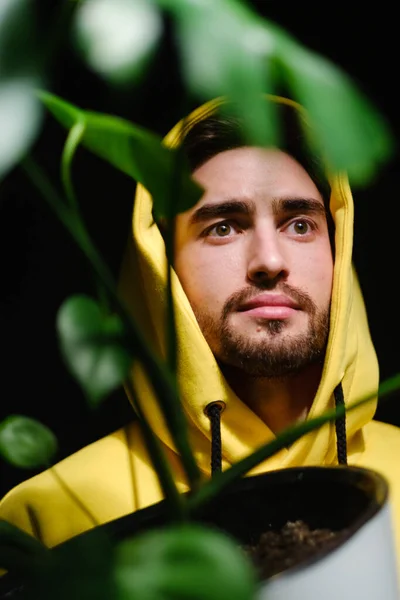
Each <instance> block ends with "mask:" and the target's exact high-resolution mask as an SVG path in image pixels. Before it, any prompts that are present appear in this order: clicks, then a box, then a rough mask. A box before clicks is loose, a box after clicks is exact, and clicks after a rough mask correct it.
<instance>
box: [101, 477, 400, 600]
mask: <svg viewBox="0 0 400 600" xmlns="http://www.w3.org/2000/svg"><path fill="white" fill-rule="evenodd" d="M390 510H391V509H390V490H389V486H388V483H387V481H386V479H385V478H384V477H382V475H380V474H379V473H376V472H374V471H372V470H369V469H364V468H357V467H344V466H343V467H342V466H340V467H298V468H291V469H282V470H279V471H273V472H269V473H266V474H263V475H257V476H252V477H245V478H243V479H241V480H240V481H239V482H235V483H234V484H233V485H232V486H231V487H230V488H228V489H226V490H225V491H224V492H223V493H222V494H221V495H220V496H219V497H218V498H217V499H216V500H214V501H212V502H210V503H209V504H208V505H207V506H206V507H204V508H203V509H202V510H201V511H199V512H197V513H196V514H194V515H193V517H194V518H195V520H197V521H199V522H201V523H204V524H209V525H213V526H215V527H217V528H218V529H221V530H222V531H224V532H226V533H228V534H230V535H231V536H233V537H234V538H236V539H237V540H238V542H239V544H240V545H243V546H248V545H253V544H255V543H256V542H257V540H258V539H259V537H260V535H261V534H262V533H264V532H265V531H279V530H280V529H281V528H282V527H283V526H284V525H285V524H286V523H287V522H288V521H291V522H296V521H299V520H300V521H304V522H305V523H307V524H308V526H309V527H310V528H311V529H321V528H323V529H330V530H332V531H334V532H343V533H342V534H341V535H339V536H337V537H336V538H335V539H334V540H332V541H330V542H329V544H328V545H327V547H326V548H325V549H324V550H320V551H319V552H318V554H317V555H314V556H313V557H310V558H307V559H305V560H303V562H301V563H300V564H297V565H296V566H292V567H290V568H288V569H286V570H284V571H282V572H280V573H279V574H276V575H274V576H272V577H269V578H268V579H266V580H264V581H261V582H260V587H259V595H258V598H259V599H264V598H265V599H268V600H292V599H293V600H294V599H296V600H303V599H304V600H322V599H323V600H331V599H332V600H333V599H335V600H337V599H340V600H343V599H345V598H351V599H352V600H383V599H384V600H399V599H400V593H399V588H398V574H397V561H396V557H395V547H394V533H393V529H392V520H391V519H392V517H391V512H390ZM166 515H167V507H166V504H165V502H160V503H158V504H156V505H153V506H150V507H148V508H146V509H143V510H141V511H139V512H136V513H132V514H130V515H127V516H126V517H122V518H121V519H117V520H116V521H113V522H111V523H108V524H106V525H104V526H103V527H104V529H105V530H106V531H107V533H108V535H109V536H110V537H111V538H112V539H114V540H122V539H124V538H126V537H128V536H132V535H134V534H136V533H139V532H143V531H145V530H148V529H150V528H154V527H161V526H163V525H165V521H166Z"/></svg>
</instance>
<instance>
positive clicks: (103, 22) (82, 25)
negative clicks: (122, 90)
mask: <svg viewBox="0 0 400 600" xmlns="http://www.w3.org/2000/svg"><path fill="white" fill-rule="evenodd" d="M161 33H162V19H161V16H160V14H159V11H158V10H157V9H156V7H155V5H154V4H153V3H152V2H151V1H148V0H147V1H146V0H134V1H132V0H112V2H110V0H85V2H83V3H81V5H80V7H79V8H78V10H77V12H76V13H75V22H74V29H73V34H74V41H75V44H76V46H77V48H78V49H79V51H80V54H81V55H82V56H83V57H84V59H85V61H86V63H87V64H88V65H89V67H90V68H91V69H92V70H94V71H95V72H96V73H98V74H99V75H100V76H101V77H103V78H104V79H105V80H106V81H108V82H110V83H111V84H127V83H133V82H135V81H136V80H137V79H138V77H139V76H141V75H142V74H143V73H144V70H145V67H146V66H147V65H148V62H149V59H150V58H151V57H152V56H153V54H154V51H155V49H156V47H157V43H158V41H159V39H160V36H161Z"/></svg>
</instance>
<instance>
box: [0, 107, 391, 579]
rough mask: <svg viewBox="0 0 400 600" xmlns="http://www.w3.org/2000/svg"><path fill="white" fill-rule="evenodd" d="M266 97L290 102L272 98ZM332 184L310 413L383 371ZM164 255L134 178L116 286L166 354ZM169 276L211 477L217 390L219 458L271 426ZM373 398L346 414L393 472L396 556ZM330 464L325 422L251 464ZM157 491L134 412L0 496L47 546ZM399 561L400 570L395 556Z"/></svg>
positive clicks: (146, 393) (192, 406)
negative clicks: (319, 356)
mask: <svg viewBox="0 0 400 600" xmlns="http://www.w3.org/2000/svg"><path fill="white" fill-rule="evenodd" d="M269 99H270V100H272V101H283V102H288V103H291V102H290V101H286V100H284V99H278V98H276V97H269ZM218 104H219V101H215V102H211V103H207V104H206V105H204V106H203V107H201V108H200V109H197V110H196V111H194V112H193V113H192V114H191V115H190V117H189V119H188V120H189V122H191V123H194V122H195V121H197V120H199V119H202V118H204V117H206V116H208V115H209V114H210V113H212V112H214V111H215V109H216V108H217V106H218ZM180 132H181V124H178V125H177V126H176V127H175V128H174V129H173V130H172V131H171V132H170V133H169V135H168V136H167V138H166V143H167V144H168V145H171V146H176V145H177V143H178V140H179V136H180ZM331 188H332V194H331V200H330V209H331V213H332V216H333V219H334V222H335V246H336V253H335V268H334V283H333V293H332V303H331V321H330V334H329V341H328V348H327V352H326V358H325V363H324V369H323V373H322V378H321V382H320V385H319V389H318V391H317V394H316V396H315V399H314V402H313V405H312V408H311V411H310V414H309V417H310V418H311V417H314V416H316V415H319V414H321V413H323V412H324V411H325V410H327V409H329V408H332V407H333V406H334V399H333V391H334V389H335V388H336V386H337V385H338V384H339V383H341V384H342V389H343V394H344V398H345V402H346V404H349V403H352V402H353V401H355V400H357V399H359V398H361V397H363V396H364V395H366V394H369V393H373V392H374V391H376V390H377V387H378V380H379V369H378V362H377V357H376V353H375V350H374V347H373V344H372V340H371V337H370V332H369V327H368V322H367V316H366V311H365V306H364V302H363V299H362V295H361V291H360V287H359V284H358V281H357V276H356V273H355V271H354V268H353V266H352V245H353V199H352V195H351V191H350V188H349V184H348V181H347V178H346V176H344V175H337V176H334V177H333V178H332V180H331ZM165 263H166V261H165V248H164V242H163V239H162V236H161V234H160V231H159V229H158V227H157V225H156V224H155V223H154V220H153V217H152V199H151V197H150V195H149V194H148V192H147V191H146V190H145V189H144V188H143V187H142V186H141V185H138V187H137V192H136V198H135V203H134V211H133V221H132V235H131V237H130V239H129V241H128V245H127V251H126V254H125V257H124V261H123V265H122V270H121V279H120V289H121V294H122V296H123V297H124V299H125V301H126V302H127V303H128V305H129V307H130V309H131V311H132V315H133V316H134V318H135V319H136V320H137V322H138V323H139V324H140V326H141V327H142V328H143V331H144V333H145V335H146V337H147V339H148V340H149V341H150V342H151V344H152V346H153V348H154V349H155V350H156V351H157V352H158V353H159V355H160V356H164V354H165V348H164V340H163V336H162V334H161V332H162V331H163V328H164V319H165V282H166V264H165ZM173 285H174V300H175V303H176V323H177V333H178V346H179V353H178V380H179V386H180V394H181V398H182V402H183V406H184V410H185V413H186V416H187V419H188V423H189V429H190V438H191V442H192V444H193V448H194V451H195V457H196V460H197V462H198V465H199V467H200V469H201V471H202V472H203V473H204V475H205V476H206V477H207V476H209V474H210V449H211V442H210V439H211V434H210V422H209V419H208V417H207V416H206V415H205V412H204V409H205V407H206V406H207V405H208V404H209V403H210V402H213V401H216V400H222V401H223V402H224V403H225V405H226V408H225V410H224V412H223V414H222V417H221V437H222V453H223V463H222V465H223V469H225V468H227V467H228V466H229V465H230V464H232V463H234V462H235V461H237V460H239V459H240V458H242V457H244V456H246V455H248V454H249V453H251V452H252V451H254V450H255V449H256V448H257V447H258V446H260V445H262V444H265V443H266V442H267V441H268V440H269V439H272V438H273V436H274V434H273V433H272V432H271V430H270V429H269V428H268V427H267V425H266V424H265V423H264V422H263V421H261V420H260V419H259V418H258V417H257V415H256V414H255V413H253V412H252V410H251V409H250V408H249V407H248V406H247V405H246V404H244V403H243V402H242V401H241V400H240V399H239V398H238V397H237V396H236V395H235V394H234V393H233V391H232V390H231V389H230V388H229V386H228V385H227V382H226V381H225V379H224V377H223V375H222V373H221V371H220V370H219V368H218V365H217V363H216V361H215V359H214V357H213V354H212V353H211V351H210V348H209V346H208V344H207V343H206V341H205V339H204V337H203V335H202V333H201V331H200V329H199V326H198V324H197V321H196V319H195V317H194V314H193V312H192V309H191V306H190V304H189V301H188V299H187V297H186V295H185V293H184V292H183V289H182V287H181V286H180V283H179V281H178V279H177V278H176V277H175V278H174V281H173ZM133 381H134V385H135V389H136V392H137V394H138V397H139V399H140V400H141V405H142V406H143V409H144V412H145V414H146V416H147V418H148V420H149V422H150V424H151V427H152V428H153V430H154V431H155V432H156V433H157V435H158V436H159V438H160V440H161V441H162V442H163V447H164V450H165V452H166V455H167V457H168V458H169V461H170V463H171V466H172V468H173V470H174V473H175V478H176V481H177V484H178V486H179V489H180V490H181V491H185V490H186V489H187V486H186V483H185V477H184V474H183V471H182V469H181V466H180V462H179V457H178V455H177V453H176V452H175V449H174V446H173V444H172V441H171V439H170V436H169V435H168V432H167V431H166V429H165V426H164V423H163V418H162V416H161V414H160V410H159V408H158V405H157V401H156V399H155V397H154V393H153V391H152V388H151V385H150V383H149V381H148V380H147V378H146V375H145V374H144V372H143V370H142V368H141V366H140V365H139V364H137V365H135V367H134V369H133ZM375 409H376V400H375V401H373V402H371V403H368V404H364V405H363V406H362V407H360V408H358V409H356V410H354V411H351V412H350V413H349V414H348V415H347V420H346V427H347V453H348V462H349V464H352V465H359V466H365V467H370V468H373V469H376V470H378V471H380V472H381V473H382V474H383V475H385V476H386V477H387V479H388V480H389V483H390V492H391V501H392V506H393V518H394V528H395V533H396V543H397V546H398V556H399V557H400V461H399V460H398V457H399V456H400V430H399V429H397V428H396V427H394V426H392V425H388V424H384V423H379V422H377V421H374V420H373V416H374V412H375ZM332 464H337V449H336V434H335V426H334V424H329V425H326V426H324V427H323V428H321V429H319V430H318V431H315V432H313V433H310V434H308V435H307V436H306V437H304V438H302V439H300V440H298V441H297V442H296V443H294V444H293V445H292V446H291V447H290V448H289V449H284V450H282V451H280V452H279V453H278V454H276V455H275V456H273V457H272V458H270V459H268V460H266V461H265V462H264V463H262V464H260V465H259V466H258V467H257V468H255V469H254V470H253V471H252V473H260V472H265V471H269V470H272V469H277V468H286V467H293V466H299V465H332ZM160 499H161V490H160V486H159V483H158V479H157V477H156V475H155V473H154V470H153V468H152V466H151V462H150V460H149V458H148V455H147V452H146V448H145V445H144V442H143V438H142V436H141V433H140V431H139V428H138V424H137V422H133V423H132V424H130V425H127V426H126V427H124V428H122V429H120V430H118V431H116V432H114V433H111V434H110V435H108V436H106V437H105V438H102V439H100V440H98V441H96V442H94V443H92V444H90V445H88V446H86V447H85V448H83V449H81V450H80V451H78V452H76V453H75V454H73V455H71V456H69V457H67V458H66V459H64V460H62V461H61V462H59V463H58V464H57V465H55V466H54V467H52V468H51V469H48V470H46V471H44V472H42V473H40V474H39V475H36V476H35V477H32V478H30V479H28V480H27V481H25V482H23V483H21V484H19V485H18V486H17V487H15V488H14V489H12V490H11V491H9V492H8V493H7V494H6V496H5V497H4V498H3V500H2V502H1V503H0V518H1V519H5V520H7V521H10V522H11V523H13V524H15V525H17V526H18V527H20V528H22V529H23V530H25V531H27V532H29V533H30V534H32V535H34V536H36V537H37V538H39V539H40V540H42V541H43V542H44V544H46V545H47V546H49V547H52V546H54V545H56V544H59V543H61V542H63V541H64V540H66V539H68V538H71V537H72V536H75V535H77V534H79V533H81V532H83V531H86V530H88V529H90V528H92V527H94V526H95V525H96V524H98V523H105V522H108V521H111V520H113V519H116V518H118V517H121V516H123V515H125V514H127V513H129V512H132V511H135V510H138V509H140V508H143V507H145V506H147V505H149V504H152V503H154V502H156V501H158V500H160ZM398 564H399V572H400V558H399V560H398Z"/></svg>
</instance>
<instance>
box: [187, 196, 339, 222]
mask: <svg viewBox="0 0 400 600" xmlns="http://www.w3.org/2000/svg"><path fill="white" fill-rule="evenodd" d="M272 211H273V213H274V215H277V214H279V212H289V213H298V212H306V213H319V214H321V215H324V216H326V215H327V210H326V207H325V204H324V203H323V202H320V201H319V200H317V199H316V198H275V199H274V200H273V201H272ZM255 212H256V205H255V202H253V201H252V200H247V201H243V200H227V201H225V202H219V203H218V204H213V203H209V204H204V205H203V206H200V207H199V208H197V209H196V210H195V211H194V212H193V214H192V215H191V217H190V219H189V225H195V224H197V223H202V222H204V221H208V220H211V219H216V218H220V217H227V216H229V215H232V214H241V215H251V214H254V213H255Z"/></svg>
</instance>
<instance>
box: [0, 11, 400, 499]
mask: <svg viewBox="0 0 400 600" xmlns="http://www.w3.org/2000/svg"><path fill="white" fill-rule="evenodd" d="M251 4H252V5H253V6H254V8H255V9H256V10H257V11H258V12H259V13H260V14H262V15H263V16H265V17H267V18H270V19H272V20H275V21H276V22H277V23H279V24H280V25H281V26H283V27H284V28H286V30H287V31H288V32H289V33H291V34H292V35H294V36H295V37H296V38H297V39H298V40H299V41H301V42H302V43H303V44H305V45H306V46H308V47H309V48H311V49H313V50H315V51H317V52H319V53H321V54H322V55H324V56H326V57H327V58H329V59H331V60H332V61H334V62H335V63H336V64H337V65H339V66H341V67H342V68H343V69H344V70H345V71H346V72H347V73H348V74H349V75H350V76H351V77H352V78H353V80H354V81H355V82H356V83H357V85H358V86H359V87H360V88H361V89H362V90H363V91H364V92H365V93H366V94H367V95H368V96H369V97H370V98H371V100H372V101H373V102H374V103H375V106H376V107H377V108H378V109H379V110H380V111H381V112H382V113H383V114H384V115H385V116H386V119H387V120H388V122H389V124H390V126H391V128H392V131H393V132H394V135H395V138H396V140H397V138H398V134H399V132H400V127H399V117H398V114H397V105H398V99H397V88H398V73H399V69H398V62H399V49H398V40H399V33H398V29H397V27H398V26H397V19H396V17H395V14H394V9H390V8H389V6H390V5H389V4H388V3H386V5H385V3H380V4H379V5H376V4H372V3H371V5H370V8H366V5H365V4H364V5H362V8H361V4H360V8H357V7H354V6H353V5H352V4H351V3H350V2H347V3H344V2H341V3H339V4H337V3H336V4H327V3H317V2H315V3H310V2H309V3H307V2H306V3H304V2H303V3H288V2H279V3H278V2H270V1H264V2H255V1H254V2H252V3H251ZM57 11H58V4H57V2H51V3H47V4H46V2H43V3H42V2H41V3H40V6H39V4H38V5H37V17H38V28H39V32H40V35H42V36H44V37H46V36H47V35H48V31H49V27H50V26H51V24H52V23H53V22H54V18H55V16H56V14H57ZM48 87H49V89H51V90H52V91H53V92H54V93H56V94H59V95H61V96H63V97H64V98H65V99H67V100H69V101H71V102H73V103H76V104H77V105H79V106H81V107H82V108H87V109H91V110H96V111H103V112H110V113H114V114H119V115H120V116H122V117H125V118H128V119H130V120H132V121H133V122H136V123H138V124H140V125H143V126H145V127H149V128H151V129H153V130H154V131H156V132H157V133H159V134H161V135H164V134H165V133H166V132H167V131H168V129H169V128H170V127H171V126H172V125H173V124H174V123H175V122H176V120H177V119H179V118H180V117H181V116H182V115H181V112H180V106H181V105H180V100H181V84H180V81H179V78H178V75H177V64H176V56H175V53H174V49H173V44H172V42H171V36H170V35H168V34H166V35H165V36H164V40H163V42H162V44H161V46H160V49H159V51H158V54H157V56H156V57H155V59H154V61H153V63H152V66H151V69H150V70H149V73H148V75H147V77H146V79H145V80H144V81H143V82H142V84H141V87H140V88H134V89H132V91H131V92H130V93H129V94H128V95H125V97H124V98H123V97H122V96H121V95H120V94H118V93H116V92H115V91H113V90H111V89H110V88H108V87H107V86H106V85H105V84H104V83H103V82H102V81H101V80H100V79H99V78H97V77H96V76H95V75H93V74H92V73H90V72H89V71H88V70H87V68H86V67H84V66H83V65H82V62H81V61H80V59H78V58H77V57H76V55H75V54H74V52H73V51H72V50H71V48H70V46H69V43H68V40H64V43H63V44H60V45H59V49H58V51H57V53H55V55H54V60H53V63H52V66H51V69H50V70H49V77H48ZM0 135H1V132H0ZM64 140H65V132H64V131H63V130H62V129H61V127H60V126H59V125H58V124H57V123H55V122H54V120H52V119H51V118H49V117H46V119H45V123H44V126H43V131H42V133H41V135H40V138H39V139H38V141H37V143H36V144H35V146H34V155H35V158H36V159H37V160H38V161H39V162H40V164H41V165H42V166H43V168H45V169H46V172H47V173H48V175H49V176H50V177H51V179H52V181H53V182H54V183H55V184H56V185H58V186H59V160H60V153H61V149H62V145H63V142H64ZM399 166H400V157H399V154H398V150H396V152H395V155H394V157H393V158H392V159H391V160H390V161H389V162H388V163H387V164H386V165H385V166H384V167H383V168H382V169H381V171H380V173H379V175H378V176H377V177H376V179H375V181H374V182H372V183H371V184H370V185H369V186H368V188H367V189H356V190H353V194H354V199H355V214H356V217H355V218H356V224H355V245H354V262H355V264H356V267H357V270H358V273H359V277H360V282H361V286H362V289H363V292H364V296H365V301H366V305H367V310H368V314H369V320H370V328H371V334H372V338H373V340H374V343H375V346H376V350H377V353H378V358H379V362H380V368H381V378H382V380H383V379H385V378H386V377H389V376H391V375H394V374H395V373H397V371H400V368H399V365H400V360H399V358H400V351H399V337H400V322H399V321H400V320H399V305H400V303H399V292H398V284H397V279H398V272H399V268H398V257H399V251H398V246H399V241H400V229H399V219H398V215H399V209H398V202H399V198H398V196H399V193H398V176H397V172H398V169H399ZM74 176H75V185H76V191H77V194H78V197H79V199H80V201H81V202H82V210H83V213H84V216H85V218H86V221H87V224H88V226H89V230H90V231H91V234H92V236H93V238H94V240H95V242H96V244H97V246H98V248H99V249H100V251H101V252H102V253H103V255H104V256H105V258H106V260H107V262H108V264H109V266H110V268H111V269H112V271H113V272H114V273H115V274H117V272H118V266H119V261H120V259H121V256H122V252H123V248H124V244H125V240H126V236H127V234H128V229H129V219H130V213H131V203H132V198H133V193H134V185H133V182H132V181H131V180H129V179H128V178H127V177H125V176H123V175H122V174H120V173H117V172H115V171H113V170H112V169H111V168H110V167H108V165H107V164H106V163H105V162H103V161H101V160H100V159H97V158H96V157H94V156H92V155H90V154H89V153H87V152H86V151H84V150H80V151H78V155H77V158H76V160H75V166H74ZM0 259H1V279H0V281H1V288H0V302H1V307H0V325H1V327H0V332H1V334H0V335H1V348H2V359H1V363H0V364H1V388H0V389H1V402H0V417H1V418H4V417H5V416H7V415H8V414H11V413H12V414H26V415H30V416H32V417H35V418H38V419H40V420H41V421H42V422H44V423H45V424H46V425H48V426H50V427H51V428H52V429H53V431H54V432H55V433H56V435H57V437H58V439H59V444H60V448H59V453H58V456H57V460H58V459H60V458H63V457H64V456H66V455H68V454H70V453H71V452H73V451H75V450H77V449H79V448H81V447H82V446H84V445H85V444H87V443H89V442H90V441H93V440H95V439H98V438H99V437H101V436H102V435H105V434H107V433H109V432H110V431H113V430H114V429H116V428H118V427H119V426H120V425H122V424H123V423H125V422H126V421H128V420H129V419H130V418H131V417H132V412H131V408H130V406H129V404H128V402H127V400H126V398H125V395H124V393H123V392H122V391H121V390H118V391H117V392H115V393H114V394H112V395H111V396H110V397H109V398H108V399H107V400H106V401H105V403H104V404H103V405H102V407H101V408H100V409H99V410H97V411H96V412H94V413H93V412H92V411H90V410H89V408H88V407H87V406H86V404H85V402H84V400H83V396H82V393H81V391H80V388H79V387H78V385H77V384H76V383H75V382H74V381H73V380H72V379H71V377H70V376H69V375H68V373H67V371H66V369H65V368H64V365H63V363H62V361H61V359H60V356H59V351H58V347H57V341H56V337H55V330H54V323H55V316H56V312H57V309H58V307H59V306H60V304H61V303H62V302H63V300H64V299H65V298H66V297H67V296H69V295H70V294H73V293H82V292H83V293H88V294H92V293H93V287H92V280H91V278H90V275H89V273H88V271H87V269H86V266H85V263H84V261H83V260H82V258H81V256H80V254H79V251H78V250H77V249H76V248H75V246H74V243H73V242H72V241H71V239H70V238H69V236H68V234H67V233H66V232H65V230H64V229H63V227H62V226H61V225H60V224H59V222H58V221H57V220H56V218H55V217H54V216H53V214H52V213H51V211H50V209H49V208H48V207H47V205H46V204H45V202H44V200H43V199H42V198H41V197H40V196H39V195H38V194H37V192H36V191H35V190H34V189H33V187H32V185H31V184H30V183H29V182H28V181H27V179H26V177H25V176H24V174H23V173H22V172H21V171H20V170H19V169H14V170H13V171H12V172H11V173H10V174H9V176H8V177H7V178H6V179H5V181H4V182H2V184H1V185H0ZM377 417H378V418H380V419H381V420H384V421H387V422H389V423H394V424H396V425H400V409H399V408H398V401H397V397H396V395H393V396H392V397H391V398H389V399H388V400H386V401H385V402H381V404H380V406H379V408H378V413H377ZM32 474H33V472H32V471H25V470H17V469H12V468H10V467H9V466H8V465H7V464H5V463H1V464H0V495H2V494H3V493H5V492H6V491H7V490H8V489H9V488H10V487H12V486H13V485H15V484H16V483H18V482H19V481H21V480H23V479H26V478H27V477H28V476H30V475H32Z"/></svg>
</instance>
